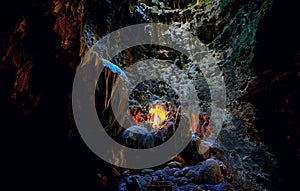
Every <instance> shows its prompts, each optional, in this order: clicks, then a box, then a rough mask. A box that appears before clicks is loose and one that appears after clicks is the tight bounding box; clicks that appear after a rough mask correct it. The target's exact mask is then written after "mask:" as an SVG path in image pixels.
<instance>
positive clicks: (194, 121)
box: [190, 113, 200, 133]
mask: <svg viewBox="0 0 300 191" xmlns="http://www.w3.org/2000/svg"><path fill="white" fill-rule="evenodd" d="M190 117H191V118H190V119H191V126H190V130H191V131H192V132H193V133H195V132H198V133H199V127H200V125H199V118H198V117H197V116H196V115H195V114H194V113H190Z"/></svg>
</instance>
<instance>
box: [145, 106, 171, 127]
mask: <svg viewBox="0 0 300 191" xmlns="http://www.w3.org/2000/svg"><path fill="white" fill-rule="evenodd" d="M167 115H168V112H167V111H166V110H165V109H164V107H163V106H162V105H154V107H152V108H151V109H150V110H149V116H150V121H151V122H152V127H153V128H155V127H159V124H160V123H161V122H162V121H164V120H167V118H168V117H167Z"/></svg>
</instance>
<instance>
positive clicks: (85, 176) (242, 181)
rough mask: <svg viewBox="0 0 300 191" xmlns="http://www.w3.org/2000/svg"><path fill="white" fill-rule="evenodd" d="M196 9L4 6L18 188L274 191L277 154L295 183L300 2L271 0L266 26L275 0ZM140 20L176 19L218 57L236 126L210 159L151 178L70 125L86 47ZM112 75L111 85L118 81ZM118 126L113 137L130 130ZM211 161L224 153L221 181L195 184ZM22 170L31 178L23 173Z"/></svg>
mask: <svg viewBox="0 0 300 191" xmlns="http://www.w3.org/2000/svg"><path fill="white" fill-rule="evenodd" d="M197 2H198V4H197ZM197 2H196V1H192V3H190V1H183V0H180V1H179V0H178V1H177V0H176V1H169V0H165V1H153V0H151V1H150V0H149V1H148V0H140V1H138V0H137V1H135V0H133V1H120V0H111V1H106V0H103V1H98V0H87V1H82V0H75V1H72V2H69V1H65V0H53V1H52V0H47V1H36V0H26V1H18V0H12V1H9V2H7V3H8V5H3V6H1V30H0V35H1V39H0V42H1V49H0V58H1V60H0V86H1V91H0V115H1V120H2V123H3V130H4V132H3V134H4V135H5V137H7V138H8V140H6V139H5V141H7V143H8V144H7V145H10V146H9V148H8V149H7V154H6V153H5V154H4V155H3V156H4V159H5V161H6V159H7V162H8V164H12V165H7V167H8V170H7V171H6V169H5V171H4V172H5V174H6V177H7V178H8V179H9V180H11V182H12V183H11V182H10V181H7V182H8V183H9V184H10V185H9V186H11V187H12V188H11V189H13V188H14V187H18V186H19V185H22V188H23V189H24V188H30V189H38V190H41V189H43V188H44V187H47V188H49V187H51V188H52V187H53V189H57V185H61V186H64V185H65V186H66V190H72V189H74V190H78V189H81V190H105V189H106V190H113V189H118V190H125V189H126V188H127V186H128V185H127V183H128V182H127V180H128V181H129V182H130V183H129V185H130V186H132V187H133V188H134V189H142V188H144V187H143V186H144V185H145V183H149V181H151V175H155V176H158V175H161V176H162V177H164V178H165V179H168V180H170V181H172V182H173V183H174V189H175V190H275V189H277V182H279V181H278V178H277V177H276V176H277V174H276V173H277V172H276V168H277V165H276V159H278V160H279V161H280V165H279V167H280V172H279V173H280V175H279V176H280V180H283V183H281V182H280V183H279V184H280V186H281V187H280V188H284V190H286V189H288V188H290V187H291V188H292V186H291V185H293V184H295V182H297V177H292V176H290V172H289V170H290V169H293V168H294V165H296V166H298V165H297V164H299V143H298V139H299V122H298V121H299V120H297V116H298V114H299V109H298V108H297V107H296V105H297V103H298V102H299V101H298V98H299V92H298V91H297V90H298V89H299V88H296V87H297V86H295V87H294V86H293V87H291V84H295V83H297V84H299V54H298V53H299V48H298V47H299V45H298V44H299V43H300V41H299V39H298V38H297V37H298V34H299V31H297V29H295V28H294V27H293V26H295V25H296V24H295V23H297V22H298V20H297V18H298V17H297V16H298V15H297V13H298V12H299V11H298V10H297V6H293V3H292V2H289V1H286V2H284V3H281V2H280V1H276V0H274V6H273V8H272V10H273V15H272V14H269V16H268V17H269V18H267V19H264V20H263V21H261V18H263V17H264V15H265V13H266V12H268V9H269V7H270V4H271V1H269V0H267V1H263V0H255V1H238V0H221V1H214V0H211V1H206V0H205V1H204V0H200V1H197ZM2 9H3V10H2ZM7 10H8V11H7ZM274 15H275V16H274ZM120 18H122V19H120ZM268 19H270V20H271V21H270V20H268ZM142 22H162V23H168V24H171V23H172V24H173V25H177V26H180V27H181V28H182V29H184V30H188V31H191V32H192V33H193V34H195V35H197V36H198V37H199V39H200V40H201V41H202V42H203V43H204V44H205V45H206V46H207V47H208V48H209V49H210V50H211V51H212V54H213V55H214V56H215V58H216V60H218V64H219V67H220V68H221V69H222V71H223V73H224V79H225V81H226V87H227V95H228V116H227V122H226V123H225V124H224V128H223V130H222V131H221V133H220V135H219V137H218V140H217V142H215V143H214V144H213V145H210V149H209V152H208V153H206V155H205V156H201V157H199V156H197V155H196V157H197V159H196V160H201V161H202V160H203V163H202V164H195V166H188V167H185V166H186V165H182V163H181V162H179V163H177V162H173V163H169V167H166V166H167V165H166V166H162V167H161V169H155V170H153V171H152V170H149V171H144V172H134V171H132V170H130V169H127V170H124V173H120V172H122V170H120V169H116V168H112V167H111V166H110V165H109V164H107V163H105V162H103V161H102V160H100V159H98V158H97V157H96V156H94V155H93V153H91V152H90V151H89V150H88V148H87V147H86V145H85V144H84V143H83V142H82V140H81V138H80V137H79V135H78V132H77V131H76V128H75V124H74V123H73V120H72V119H69V118H70V116H72V112H71V109H70V104H69V103H70V101H71V98H70V93H71V89H72V82H73V76H74V73H75V69H76V66H77V65H78V64H79V63H80V58H81V57H82V56H83V55H84V53H85V52H86V50H87V49H88V48H89V47H91V46H92V45H93V44H94V43H95V42H96V41H97V40H98V39H99V38H101V37H102V36H103V35H105V34H107V33H109V32H111V31H113V30H116V29H118V28H121V27H124V26H128V25H131V24H136V23H142ZM265 23H267V24H265ZM269 25H270V27H269ZM282 25H284V26H282ZM259 28H260V30H258V31H257V29H259ZM274 33H275V37H271V36H272V34H274ZM257 34H262V35H261V36H256V35H257ZM276 35H277V36H276ZM257 40H258V41H259V42H258V43H257ZM256 45H258V46H256ZM151 49H152V48H151V47H150V48H149V47H147V46H141V47H140V48H138V51H139V52H141V56H140V57H135V55H134V54H133V53H134V52H135V51H136V50H137V49H133V50H128V51H125V52H124V53H122V54H121V55H120V56H119V57H116V58H114V60H113V61H114V63H118V64H119V66H120V67H121V68H122V67H123V66H124V65H122V63H125V62H129V63H133V62H135V61H136V60H139V59H141V58H150V57H151V51H150V50H151ZM153 49H154V50H153V51H154V52H155V57H156V58H157V59H163V60H169V61H172V62H173V61H175V60H176V59H177V57H180V61H179V62H175V64H176V66H177V67H179V68H182V69H185V68H187V69H190V70H192V69H193V67H192V65H191V64H190V63H189V60H188V59H186V58H184V57H182V55H180V54H179V53H176V52H174V51H172V50H168V49H161V48H153ZM288 51H291V53H289V52H288ZM152 56H153V54H152ZM253 58H254V59H253ZM172 62H171V63H172ZM192 71H193V70H192ZM106 72H107V73H106V75H107V76H109V77H110V78H109V80H111V81H110V83H113V81H114V78H115V77H116V76H115V74H112V73H111V71H109V70H107V71H106ZM192 73H193V72H192ZM106 80H107V79H106ZM195 80H196V81H197V82H196V83H197V84H198V85H199V84H201V85H199V87H197V88H198V89H199V95H198V96H199V97H201V98H202V100H204V101H202V102H201V105H202V106H205V107H206V108H209V104H208V102H209V91H208V90H207V86H206V84H205V80H204V79H203V78H202V77H201V75H199V76H197V78H196V79H195ZM181 83H184V81H183V82H181ZM275 95H276V96H275ZM96 102H97V101H96ZM99 103H101V102H99ZM99 103H98V105H97V107H98V106H99V105H102V103H101V104H99ZM96 104H97V103H96ZM101 109H103V108H100V110H101ZM203 113H205V114H208V113H209V109H207V110H204V111H203ZM107 116H111V115H110V113H109V112H107V113H104V117H105V119H108V118H106V117H107ZM257 118H259V120H258V121H257ZM109 120H111V121H113V119H109ZM109 120H108V121H109ZM111 121H110V122H111ZM5 124H9V125H5ZM110 130H111V132H110V133H111V134H112V135H114V134H115V135H119V134H121V133H122V130H120V129H118V128H111V129H110ZM14 141H15V142H14ZM13 142H14V143H13ZM265 143H266V144H268V145H270V146H271V147H272V149H273V150H274V154H275V155H276V157H277V158H276V159H275V157H274V155H273V154H272V153H270V152H269V150H268V149H267V148H266V146H265ZM196 146H197V144H196ZM41 148H42V149H41ZM5 152H6V150H5ZM196 153H197V152H196ZM20 157H21V159H20ZM198 157H199V158H198ZM209 157H215V161H217V163H218V166H219V168H218V166H217V165H216V164H215V163H214V165H213V166H215V167H216V168H213V169H217V170H215V171H214V173H213V174H218V175H216V176H214V175H213V176H211V173H208V175H205V176H204V177H205V178H204V180H205V181H204V182H200V183H199V184H198V183H197V184H195V182H194V181H195V176H194V175H195V168H196V167H197V166H198V167H199V168H200V167H201V168H202V167H203V165H205V164H206V162H207V161H211V159H208V158H209ZM187 161H188V160H187ZM183 167H185V168H183ZM203 168H204V167H203ZM118 171H120V172H118ZM220 171H221V173H222V175H223V177H224V178H223V181H222V182H220V177H221V176H219V175H220ZM6 172H7V173H6ZM20 172H30V173H26V176H22V178H20V177H19V173H20ZM208 172H210V171H209V170H208ZM215 172H217V173H215ZM129 176H131V178H128V177H129ZM124 177H126V178H128V179H126V181H125V180H124V179H122V178H124ZM287 177H288V178H287ZM202 180H203V178H202V179H201V181H202ZM16 181H17V182H18V184H16ZM206 181H207V182H206ZM5 182H6V181H5ZM209 183H217V184H209ZM39 185H42V186H39ZM130 186H128V187H130ZM116 187H118V188H116ZM130 188H131V187H130ZM129 190H130V189H129ZM289 190H291V189H289Z"/></svg>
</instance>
